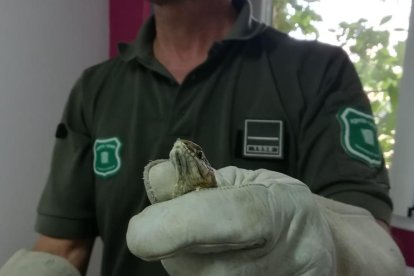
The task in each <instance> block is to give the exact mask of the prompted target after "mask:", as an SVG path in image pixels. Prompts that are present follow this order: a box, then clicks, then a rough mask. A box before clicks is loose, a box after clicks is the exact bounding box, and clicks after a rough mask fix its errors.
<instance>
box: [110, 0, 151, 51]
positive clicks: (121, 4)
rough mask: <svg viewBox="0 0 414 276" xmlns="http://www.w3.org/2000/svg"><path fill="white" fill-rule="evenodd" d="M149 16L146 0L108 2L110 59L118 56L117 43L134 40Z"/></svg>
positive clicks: (111, 0) (148, 6) (112, 0)
mask: <svg viewBox="0 0 414 276" xmlns="http://www.w3.org/2000/svg"><path fill="white" fill-rule="evenodd" d="M149 14H150V4H149V2H148V0H109V22H110V34H109V35H110V40H109V41H110V47H109V49H110V56H111V57H114V56H116V55H117V54H118V49H117V44H118V43H120V42H130V41H132V40H134V38H135V37H136V35H137V32H138V30H139V28H140V26H141V25H142V23H143V22H144V21H145V19H146V18H147V17H148V16H149Z"/></svg>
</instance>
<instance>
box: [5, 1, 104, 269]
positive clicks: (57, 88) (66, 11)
mask: <svg viewBox="0 0 414 276" xmlns="http://www.w3.org/2000/svg"><path fill="white" fill-rule="evenodd" d="M107 18H108V4H107V0H88V1H84V0H70V1H68V0H41V1H40V0H0V221H1V222H0V265H1V264H3V263H4V262H5V261H6V259H8V257H9V256H10V255H11V254H12V253H13V252H14V251H15V250H16V249H18V248H21V247H27V246H31V245H32V243H33V241H34V240H35V238H36V235H35V234H34V231H33V226H34V217H35V211H36V206H37V201H38V199H39V195H40V193H41V190H42V188H43V185H44V183H45V180H46V176H47V172H48V169H49V163H50V155H51V150H52V145H53V140H54V132H55V127H56V125H57V123H58V121H59V118H60V116H61V113H62V108H63V105H64V102H65V101H66V97H67V95H68V92H69V90H70V88H71V87H72V85H73V83H74V82H75V80H76V79H77V78H78V76H79V75H80V73H81V71H82V69H84V68H86V67H88V66H90V65H92V64H95V63H97V62H100V61H102V60H104V59H106V57H107V56H108V19H107ZM95 266H96V264H95ZM96 271H97V268H95V267H94V268H92V269H91V271H90V272H91V273H90V275H98V273H97V272H96Z"/></svg>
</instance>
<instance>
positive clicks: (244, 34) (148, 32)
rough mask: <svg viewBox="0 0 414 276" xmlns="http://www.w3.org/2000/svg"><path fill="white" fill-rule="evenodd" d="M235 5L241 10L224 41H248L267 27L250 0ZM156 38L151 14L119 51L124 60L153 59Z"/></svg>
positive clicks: (241, 0) (242, 0)
mask: <svg viewBox="0 0 414 276" xmlns="http://www.w3.org/2000/svg"><path fill="white" fill-rule="evenodd" d="M233 5H234V6H235V8H236V9H237V10H238V11H239V15H238V17H237V19H236V22H235V24H234V26H233V28H232V29H231V31H230V33H229V34H228V36H227V37H226V38H225V39H224V40H223V41H222V42H223V43H225V42H231V41H246V40H249V39H252V38H253V37H255V36H257V35H258V34H260V33H262V32H263V31H264V30H265V29H266V25H264V24H262V23H259V22H257V21H256V20H255V19H254V18H253V17H252V8H251V4H250V1H249V0H233ZM154 38H155V18H154V16H151V17H150V18H149V19H148V20H147V21H146V22H145V23H144V25H143V26H142V27H141V30H140V32H139V34H138V37H137V39H136V40H135V42H133V43H131V44H125V43H123V44H119V52H120V55H121V57H122V59H123V60H125V61H130V60H132V59H134V58H138V59H139V60H142V61H147V62H149V61H151V60H152V59H153V50H152V47H153V46H152V45H153V41H154Z"/></svg>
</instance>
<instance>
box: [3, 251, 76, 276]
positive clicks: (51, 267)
mask: <svg viewBox="0 0 414 276" xmlns="http://www.w3.org/2000/svg"><path fill="white" fill-rule="evenodd" d="M0 276H80V273H79V271H78V270H77V269H76V268H75V267H74V266H73V265H72V264H71V263H69V262H68V261H67V260H66V259H64V258H61V257H59V256H55V255H52V254H49V253H44V252H35V251H29V250H26V249H21V250H19V251H17V252H16V253H15V254H14V255H13V256H12V257H11V258H10V259H9V260H8V261H7V263H6V264H5V265H4V266H3V267H2V268H1V269H0Z"/></svg>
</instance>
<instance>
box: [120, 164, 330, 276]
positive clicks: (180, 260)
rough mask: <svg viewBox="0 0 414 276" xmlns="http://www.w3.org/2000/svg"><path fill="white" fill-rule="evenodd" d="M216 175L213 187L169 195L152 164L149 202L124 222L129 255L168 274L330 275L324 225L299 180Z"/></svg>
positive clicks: (168, 178)
mask: <svg viewBox="0 0 414 276" xmlns="http://www.w3.org/2000/svg"><path fill="white" fill-rule="evenodd" d="M215 175H216V180H217V183H218V186H219V187H218V188H214V189H202V190H199V191H193V192H190V193H188V194H185V195H183V196H180V197H177V198H174V199H171V195H172V190H173V188H172V185H173V183H175V182H176V181H177V179H176V175H175V173H174V169H173V168H172V165H171V164H170V161H164V162H161V163H155V164H154V166H153V167H152V168H150V170H149V173H148V172H147V174H146V176H145V178H146V188H147V193H148V195H149V198H150V200H151V201H152V203H154V204H153V205H152V206H149V207H147V208H146V209H145V210H144V211H142V212H141V213H140V214H138V215H136V216H135V217H133V218H132V219H131V221H130V224H129V228H128V233H127V244H128V247H129V249H130V250H131V252H132V253H133V254H135V255H136V256H138V257H140V258H142V259H144V260H148V261H152V260H162V263H163V265H164V267H165V268H166V270H167V271H168V273H169V274H170V275H180V276H185V275H192V276H193V275H214V276H220V275H223V276H224V275H226V276H231V275H255V276H260V275H263V276H264V275H266V276H268V275H318V276H322V275H329V276H332V275H336V256H335V247H334V243H333V240H332V235H331V231H330V227H329V225H328V223H327V221H326V220H325V218H324V216H323V215H322V214H321V212H320V211H319V207H318V203H317V202H316V200H315V197H314V196H313V195H312V193H311V192H310V190H309V189H308V187H307V186H306V185H305V184H303V183H301V182H300V181H298V180H296V179H293V178H291V177H288V176H286V175H283V174H280V173H276V172H272V171H268V170H257V171H248V170H243V169H239V168H236V167H226V168H223V169H220V170H217V171H216V172H215ZM161 201H163V202H161Z"/></svg>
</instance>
